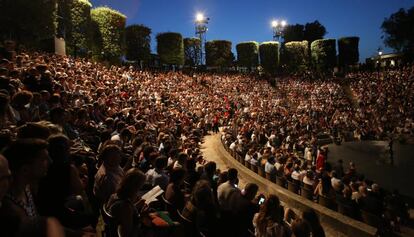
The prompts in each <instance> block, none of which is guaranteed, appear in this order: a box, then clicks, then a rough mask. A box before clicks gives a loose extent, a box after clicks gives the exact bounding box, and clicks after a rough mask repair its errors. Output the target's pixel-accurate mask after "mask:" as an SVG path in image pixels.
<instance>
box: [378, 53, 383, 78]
mask: <svg viewBox="0 0 414 237" xmlns="http://www.w3.org/2000/svg"><path fill="white" fill-rule="evenodd" d="M381 56H382V51H381V48H378V60H377V76H378V77H377V79H379V78H380V67H381Z"/></svg>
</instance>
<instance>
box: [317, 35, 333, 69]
mask: <svg viewBox="0 0 414 237" xmlns="http://www.w3.org/2000/svg"><path fill="white" fill-rule="evenodd" d="M311 53H312V63H313V65H314V66H315V68H316V69H318V70H322V71H323V70H329V69H332V68H333V67H335V65H336V40H335V39H319V40H315V41H313V42H312V44H311Z"/></svg>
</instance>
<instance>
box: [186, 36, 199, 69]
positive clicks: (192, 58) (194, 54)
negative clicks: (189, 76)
mask: <svg viewBox="0 0 414 237" xmlns="http://www.w3.org/2000/svg"><path fill="white" fill-rule="evenodd" d="M200 52H201V40H200V39H199V38H185V39H184V57H185V65H187V66H190V67H193V66H196V65H199V64H200V63H201V54H200Z"/></svg>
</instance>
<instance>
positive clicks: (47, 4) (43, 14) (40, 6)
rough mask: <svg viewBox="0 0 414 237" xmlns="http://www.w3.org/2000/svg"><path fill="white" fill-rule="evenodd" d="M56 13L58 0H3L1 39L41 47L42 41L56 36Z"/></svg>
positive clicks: (0, 4) (0, 20) (0, 21)
mask: <svg viewBox="0 0 414 237" xmlns="http://www.w3.org/2000/svg"><path fill="white" fill-rule="evenodd" d="M56 13H57V12H56V0H49V1H44V0H1V1H0V40H5V39H12V40H16V42H17V43H18V44H24V45H25V46H26V47H27V48H35V49H39V48H38V47H39V46H40V45H41V41H44V40H46V41H49V40H51V39H53V38H54V36H55V33H56V27H57V24H56V23H57V22H56Z"/></svg>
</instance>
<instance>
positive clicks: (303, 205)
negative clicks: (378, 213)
mask: <svg viewBox="0 0 414 237" xmlns="http://www.w3.org/2000/svg"><path fill="white" fill-rule="evenodd" d="M214 139H215V140H216V141H215V142H214V143H215V146H214V147H215V148H216V150H217V152H219V153H220V154H221V156H222V157H223V158H224V159H225V162H226V163H227V165H228V166H229V167H234V168H236V169H237V170H238V171H239V174H240V175H241V176H243V177H248V178H249V179H250V180H254V181H255V182H256V184H257V185H258V186H259V187H260V189H261V190H263V191H265V192H267V193H274V194H276V195H277V196H278V197H279V199H280V200H281V201H282V202H284V203H286V204H287V206H289V207H290V208H294V209H298V210H300V211H303V210H305V209H307V208H312V209H314V210H315V211H316V213H318V215H319V218H320V221H321V222H323V223H324V225H329V227H330V228H332V229H335V230H337V231H338V232H341V233H343V234H345V235H347V236H358V237H359V236H361V237H362V236H364V237H365V236H374V235H375V233H376V230H377V229H376V228H374V227H372V226H370V225H367V224H365V223H363V222H360V221H357V220H354V219H352V218H350V217H347V216H344V215H342V214H340V213H339V212H336V211H333V210H330V209H328V208H326V207H323V206H321V205H319V204H318V203H314V202H312V201H310V200H307V199H305V198H302V197H301V196H299V195H297V194H295V193H292V192H290V191H289V190H287V189H284V188H282V187H280V186H279V185H277V184H275V183H273V182H271V181H269V180H267V179H265V178H263V177H261V176H259V175H258V174H256V173H255V172H253V171H252V170H250V169H248V168H246V167H245V166H244V165H243V164H241V163H240V162H238V161H237V160H236V159H235V158H233V157H232V155H231V154H230V153H229V152H228V151H227V150H226V149H225V148H224V144H223V143H222V142H221V139H220V136H215V137H214Z"/></svg>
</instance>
